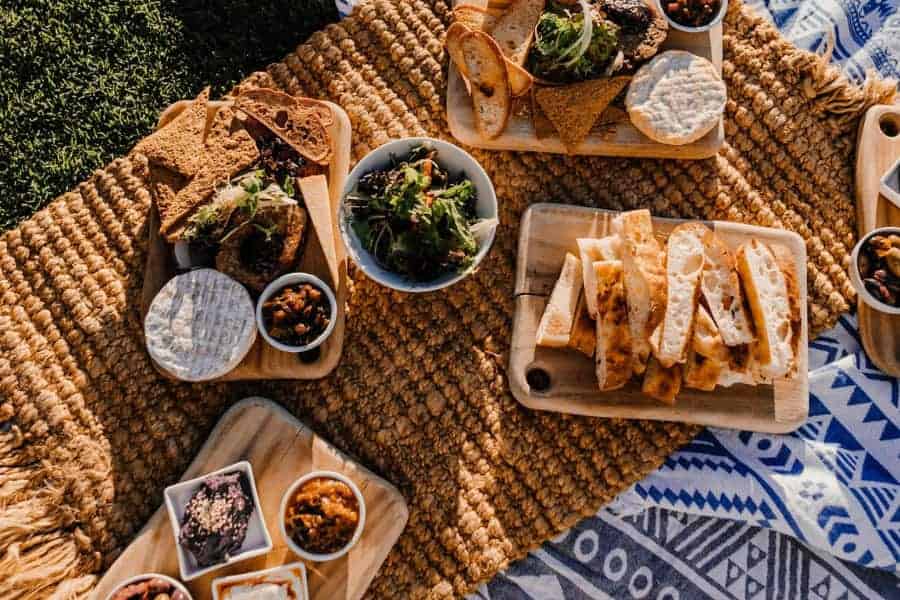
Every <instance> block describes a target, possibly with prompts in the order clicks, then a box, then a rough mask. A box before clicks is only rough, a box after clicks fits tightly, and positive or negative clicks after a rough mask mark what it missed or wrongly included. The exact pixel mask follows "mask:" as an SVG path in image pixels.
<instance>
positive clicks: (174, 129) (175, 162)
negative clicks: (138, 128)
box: [134, 88, 209, 177]
mask: <svg viewBox="0 0 900 600" xmlns="http://www.w3.org/2000/svg"><path fill="white" fill-rule="evenodd" d="M208 101H209V88H206V89H205V90H203V91H202V92H200V95H199V96H197V99H196V100H194V102H193V103H191V105H190V106H188V107H187V108H185V109H184V110H183V111H182V112H181V114H180V115H178V116H177V117H175V119H174V120H172V122H171V123H169V124H168V125H166V126H165V127H163V128H162V129H160V130H159V131H157V132H156V133H154V134H153V135H151V136H149V137H146V138H144V140H143V141H141V143H139V144H138V145H137V146H136V147H135V149H134V151H135V152H138V153H139V154H143V155H144V156H146V157H147V160H148V161H150V163H151V164H154V165H159V166H162V167H165V168H167V169H169V170H171V171H174V172H176V173H178V174H179V175H182V176H183V177H193V176H194V174H196V173H197V170H198V169H199V168H200V161H201V150H202V147H203V132H204V130H205V129H206V107H207V102H208Z"/></svg>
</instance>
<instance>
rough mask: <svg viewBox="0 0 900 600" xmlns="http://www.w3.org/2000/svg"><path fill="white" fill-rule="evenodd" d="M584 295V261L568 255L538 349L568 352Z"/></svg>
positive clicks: (549, 304)
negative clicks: (581, 295) (582, 279)
mask: <svg viewBox="0 0 900 600" xmlns="http://www.w3.org/2000/svg"><path fill="white" fill-rule="evenodd" d="M579 294H581V261H580V260H578V259H577V258H575V255H574V254H570V253H566V259H565V262H563V266H562V270H561V271H560V273H559V279H557V280H556V285H554V286H553V292H552V293H551V294H550V300H549V301H548V302H547V307H546V308H545V309H544V315H543V316H542V317H541V322H540V324H539V325H538V332H537V345H538V346H549V347H551V348H564V347H565V346H567V345H568V344H569V337H570V336H571V333H572V324H573V322H574V320H575V309H576V308H578V296H579Z"/></svg>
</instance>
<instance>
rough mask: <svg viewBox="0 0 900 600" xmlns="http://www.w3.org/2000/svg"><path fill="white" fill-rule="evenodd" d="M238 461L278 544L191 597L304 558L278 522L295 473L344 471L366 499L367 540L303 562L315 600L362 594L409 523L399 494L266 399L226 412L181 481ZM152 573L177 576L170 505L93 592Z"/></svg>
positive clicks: (195, 584) (208, 580)
mask: <svg viewBox="0 0 900 600" xmlns="http://www.w3.org/2000/svg"><path fill="white" fill-rule="evenodd" d="M241 460H246V461H249V462H250V464H251V465H252V466H253V474H254V476H255V477H256V488H257V491H258V492H259V501H260V504H261V507H260V508H261V509H262V512H263V515H264V516H265V520H266V527H267V528H268V530H269V534H270V535H271V537H272V543H273V544H274V548H273V549H272V550H271V551H270V552H269V553H268V554H265V555H263V556H259V557H256V558H251V559H248V560H246V561H243V562H239V563H236V564H233V565H230V566H228V567H225V568H222V569H219V570H216V571H214V572H212V573H210V574H208V575H206V576H203V577H200V578H198V579H195V580H193V581H191V582H189V583H187V584H185V585H187V587H188V589H189V590H190V592H191V594H192V595H193V596H194V600H210V599H211V598H212V590H211V584H212V580H213V579H215V578H217V577H224V576H226V575H235V574H238V573H247V572H250V571H258V570H261V569H269V568H272V567H277V566H281V565H285V564H289V563H292V562H297V561H298V560H300V559H299V558H298V557H297V556H295V555H294V554H293V553H292V552H291V551H290V550H289V549H288V547H287V545H286V544H285V543H284V539H283V538H282V536H281V531H280V529H279V525H278V518H279V509H280V506H281V498H282V496H283V495H284V493H285V491H287V489H288V487H289V486H290V485H291V484H292V483H293V482H294V481H295V480H296V479H297V478H298V477H300V476H301V475H303V474H305V473H308V472H310V471H313V470H318V469H326V470H331V471H337V472H339V473H343V474H344V475H346V476H347V477H349V478H350V479H352V480H353V481H354V482H355V483H356V484H357V485H358V486H359V489H360V490H361V491H362V494H363V498H364V499H365V503H366V523H365V527H364V529H363V535H362V537H361V538H360V540H359V542H357V544H356V546H354V547H353V548H352V549H351V550H350V552H349V553H348V554H346V555H344V556H343V557H341V558H339V559H337V560H333V561H329V562H325V563H312V562H307V563H306V570H307V576H308V579H309V594H310V600H349V599H355V598H360V597H361V596H362V595H363V593H365V591H366V589H367V588H368V587H369V584H370V583H371V582H372V579H373V578H374V577H375V574H376V573H377V571H378V568H379V567H380V566H381V563H382V562H384V559H385V557H386V556H387V554H388V552H389V551H390V549H391V547H392V546H393V545H394V543H395V542H396V541H397V538H399V537H400V534H401V533H402V532H403V529H404V528H405V527H406V521H407V518H408V516H409V511H408V509H407V506H406V501H405V500H404V498H403V496H402V495H401V494H400V492H398V491H397V489H396V488H395V487H394V486H392V485H391V484H390V483H388V482H387V481H385V480H384V479H382V478H381V477H378V476H377V475H375V474H374V473H372V472H371V471H369V470H368V469H366V468H365V467H363V466H362V465H360V464H359V463H357V462H355V461H354V460H353V459H351V458H350V457H348V456H347V455H345V454H343V453H342V452H341V451H339V450H338V449H336V448H335V447H333V446H331V445H330V444H328V442H325V441H324V440H322V439H321V438H320V437H318V436H316V435H315V434H314V433H313V432H312V431H311V430H310V429H308V428H307V427H306V426H305V425H304V424H303V423H301V422H300V421H298V420H297V419H295V418H294V417H293V416H292V415H291V414H290V413H288V412H287V411H286V410H285V409H283V408H281V407H280V406H278V405H277V404H275V403H274V402H271V401H270V400H266V399H263V398H248V399H246V400H242V401H241V402H238V403H237V404H235V405H234V406H233V407H232V408H231V409H230V410H229V411H228V412H226V413H225V415H224V416H223V417H222V419H221V420H220V421H219V423H218V425H216V427H215V429H214V430H213V432H212V433H211V434H210V436H209V439H208V440H207V442H206V444H204V446H203V448H202V449H201V450H200V453H199V454H198V455H197V457H196V458H195V459H194V462H192V463H191V466H190V467H188V470H187V471H186V472H185V473H184V475H183V476H182V479H181V480H182V481H184V480H187V479H192V478H194V477H199V476H201V475H203V474H204V473H209V472H211V471H214V470H216V469H220V468H222V467H225V466H227V465H229V464H232V463H235V462H238V461H241ZM148 572H155V573H162V574H163V575H169V576H171V577H174V578H175V579H179V578H180V577H179V572H178V558H177V556H176V552H175V538H174V536H173V534H172V525H171V523H170V522H169V515H168V513H167V512H166V508H165V506H161V507H160V508H159V509H158V510H157V511H156V513H154V515H153V516H152V517H151V518H150V520H149V521H148V522H147V524H146V525H145V526H144V528H143V529H142V530H141V531H140V533H138V534H137V537H135V539H134V541H133V542H132V543H131V544H130V545H129V546H128V548H126V549H125V551H124V552H123V553H122V555H121V556H120V557H119V558H118V559H117V560H116V562H115V563H113V565H112V566H111V567H110V568H109V570H108V571H107V572H106V574H105V575H104V576H103V579H101V580H100V583H99V584H98V586H97V588H96V589H95V590H94V598H95V599H96V600H104V599H105V598H106V595H107V594H109V593H110V592H111V591H112V590H114V589H115V588H116V586H117V585H118V584H119V582H121V581H123V580H124V579H127V578H128V577H131V576H133V575H139V574H141V573H148Z"/></svg>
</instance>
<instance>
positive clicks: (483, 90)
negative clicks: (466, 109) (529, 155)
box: [446, 0, 725, 152]
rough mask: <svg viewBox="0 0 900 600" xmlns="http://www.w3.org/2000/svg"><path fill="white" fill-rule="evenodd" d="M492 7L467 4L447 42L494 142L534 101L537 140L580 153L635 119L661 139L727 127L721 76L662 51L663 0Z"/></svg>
mask: <svg viewBox="0 0 900 600" xmlns="http://www.w3.org/2000/svg"><path fill="white" fill-rule="evenodd" d="M490 6H491V8H483V7H481V6H479V5H476V4H469V3H462V4H457V5H456V7H455V8H454V10H453V17H454V22H453V23H452V24H451V26H450V28H449V29H448V30H447V37H446V48H447V52H448V54H449V56H450V58H451V60H452V61H453V63H454V64H455V65H456V67H457V69H458V71H459V73H460V75H461V76H462V77H463V80H464V81H465V83H466V87H467V89H468V90H469V93H470V95H471V98H472V107H473V112H474V122H475V127H476V129H477V130H478V132H479V134H480V135H481V136H483V137H484V138H487V139H492V138H496V137H498V136H500V135H501V134H502V133H503V132H504V131H505V130H506V127H507V122H508V120H509V119H510V117H511V115H512V114H513V113H514V112H516V107H515V104H516V102H521V99H522V98H528V99H529V102H527V103H523V107H522V110H523V111H524V112H529V113H530V114H531V119H532V125H533V128H534V131H535V135H536V136H537V138H545V137H547V136H549V135H553V134H554V133H555V134H556V135H558V136H559V138H560V139H561V140H562V142H563V144H564V145H565V147H566V148H567V150H568V151H570V152H574V151H576V150H577V148H578V146H579V145H580V144H581V143H582V142H583V141H584V139H585V138H586V137H587V136H588V135H589V133H590V132H591V130H592V129H593V128H595V127H597V126H599V125H615V124H616V123H619V122H623V121H627V120H628V119H629V116H630V118H631V120H632V121H633V122H634V124H635V127H637V128H638V129H639V130H640V131H641V132H642V133H644V134H645V135H647V136H648V137H650V138H651V139H653V140H655V141H657V142H660V143H665V144H675V145H678V144H687V143H691V142H693V141H696V140H697V139H699V138H700V137H702V136H703V135H705V134H706V133H707V132H709V131H710V130H711V129H712V128H713V127H714V126H715V125H716V124H718V121H719V117H720V116H721V114H722V111H723V110H724V106H725V86H724V84H723V83H722V81H721V79H720V78H719V76H718V72H717V71H716V69H715V68H714V67H713V65H712V64H711V63H710V62H709V61H708V60H706V59H705V58H702V57H700V56H697V55H694V54H690V53H687V52H681V51H670V52H663V53H659V51H660V47H661V45H662V44H663V42H664V41H665V40H666V38H667V35H668V30H669V25H668V20H667V19H666V16H665V15H664V14H663V13H662V12H661V11H660V10H659V8H658V5H657V4H656V3H655V2H652V1H651V0H501V1H500V2H492V3H491V5H490ZM498 6H503V7H504V8H500V9H498ZM685 55H687V56H685ZM663 57H666V58H665V59H663ZM651 59H653V60H652V61H651ZM648 61H649V62H648ZM632 80H633V81H632ZM632 87H634V88H636V89H635V90H634V91H632V90H631V89H629V88H632ZM626 89H628V90H629V91H628V92H627V93H628V98H629V101H628V106H627V112H626V110H625V108H626V106H625V103H624V101H623V99H622V96H624V91H625V90H626ZM689 98H690V99H692V100H693V102H688V101H687V100H688V99H689Z"/></svg>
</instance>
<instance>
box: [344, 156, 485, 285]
mask: <svg viewBox="0 0 900 600" xmlns="http://www.w3.org/2000/svg"><path fill="white" fill-rule="evenodd" d="M436 154H437V151H436V150H433V149H430V148H427V147H425V146H418V147H416V148H413V149H412V150H411V151H410V153H409V155H408V156H407V157H405V158H404V159H403V160H400V161H398V160H397V159H396V158H392V162H393V165H392V167H391V168H389V169H386V170H383V171H372V172H371V173H367V174H366V175H364V176H363V177H361V178H360V181H359V184H358V185H357V187H356V190H354V191H353V192H351V193H349V194H348V195H347V198H346V202H347V207H348V208H349V211H350V221H351V226H352V227H353V230H354V232H355V233H356V235H357V236H358V237H359V239H360V241H361V242H362V244H363V246H364V248H365V249H366V250H367V251H368V252H370V253H371V254H372V255H373V256H374V257H375V259H376V260H377V261H378V263H379V264H380V265H381V266H383V267H384V268H386V269H388V270H390V271H394V272H396V273H400V274H402V275H405V276H406V277H408V278H409V279H411V280H413V281H432V280H434V279H436V278H437V277H439V276H441V275H444V274H445V273H448V272H454V271H460V270H463V269H466V268H468V267H470V266H471V265H472V264H473V261H474V258H475V254H476V253H477V251H478V243H477V241H476V238H475V233H474V231H473V227H475V226H477V224H478V218H477V216H476V214H475V201H476V193H475V185H474V184H473V183H472V182H471V181H470V180H468V179H465V178H459V179H458V180H456V181H451V177H450V175H449V174H448V173H447V172H446V171H444V170H443V169H442V168H441V166H440V165H439V164H438V163H437V162H436V161H435V156H436Z"/></svg>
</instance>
